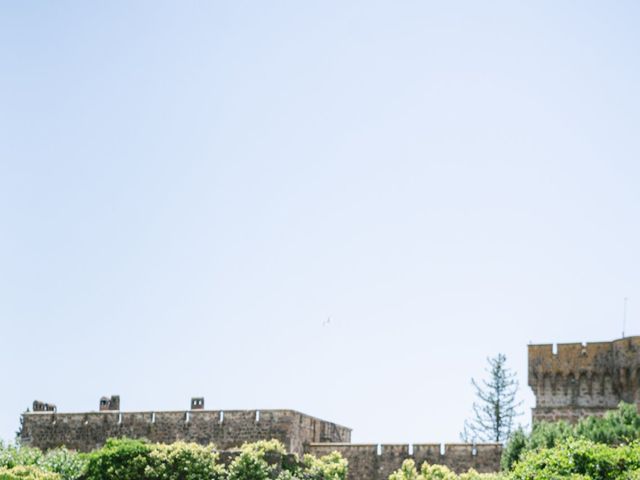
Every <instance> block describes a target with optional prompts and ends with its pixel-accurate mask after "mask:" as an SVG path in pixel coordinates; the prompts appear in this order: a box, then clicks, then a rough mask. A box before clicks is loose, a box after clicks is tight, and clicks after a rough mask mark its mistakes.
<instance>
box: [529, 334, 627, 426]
mask: <svg viewBox="0 0 640 480" xmlns="http://www.w3.org/2000/svg"><path fill="white" fill-rule="evenodd" d="M529 386H530V387H531V389H532V390H533V393H534V394H535V397H536V406H535V408H534V409H533V421H534V422H536V421H541V420H546V421H556V420H567V421H570V422H575V421H577V420H578V419H580V418H582V417H585V416H589V415H602V414H604V413H605V412H607V411H609V410H613V409H615V408H616V407H617V406H618V404H619V403H620V402H621V401H625V402H627V403H636V404H638V403H640V337H628V338H622V339H619V340H614V341H613V342H598V343H585V344H582V343H565V344H559V345H557V349H556V351H555V352H554V348H553V345H551V344H548V345H529Z"/></svg>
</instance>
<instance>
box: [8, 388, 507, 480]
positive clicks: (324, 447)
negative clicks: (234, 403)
mask: <svg viewBox="0 0 640 480" xmlns="http://www.w3.org/2000/svg"><path fill="white" fill-rule="evenodd" d="M38 404H39V405H40V404H42V405H44V403H43V402H39V403H38ZM116 406H117V407H118V408H119V407H120V397H118V396H112V397H110V398H107V397H103V398H102V399H101V400H100V403H99V407H100V410H99V411H97V412H95V411H94V412H81V413H59V412H57V411H56V410H46V409H44V408H43V409H41V410H38V411H34V412H26V413H24V414H23V424H22V436H21V441H22V443H23V444H24V445H28V446H32V447H37V448H40V449H41V450H48V449H51V448H55V447H61V446H65V447H67V448H69V449H72V450H78V451H82V452H87V451H91V450H93V449H96V448H100V447H101V446H102V445H104V443H105V442H106V441H107V439H109V438H120V437H128V438H144V439H147V440H149V441H151V442H158V443H173V442H175V441H178V440H182V441H187V442H195V443H199V444H201V445H209V444H213V445H215V447H216V448H217V449H219V450H221V451H226V452H227V454H228V455H230V457H229V458H231V457H232V456H233V451H231V452H229V450H233V449H234V448H237V447H239V446H240V445H242V444H243V443H245V442H255V441H258V440H271V439H276V440H279V441H281V442H282V443H283V444H284V446H285V448H286V449H287V451H288V452H290V453H292V454H294V455H296V456H300V455H301V454H303V453H310V454H312V455H317V456H320V455H326V454H329V453H331V452H334V451H337V452H339V453H340V454H342V455H343V456H344V457H345V458H346V459H347V460H348V461H349V480H378V479H379V480H387V477H388V476H389V474H391V473H392V472H393V471H395V470H397V469H398V468H400V466H401V465H402V462H403V461H404V460H405V459H407V458H413V459H414V460H415V461H416V463H417V464H418V465H421V464H422V463H424V462H425V461H426V462H429V463H432V464H433V463H439V464H443V465H447V466H448V467H450V468H452V469H453V470H455V471H459V472H461V471H467V470H468V469H469V468H475V469H476V470H478V471H480V472H495V471H498V470H499V469H500V457H501V454H502V447H501V445H500V444H477V445H474V444H457V443H456V444H446V445H441V444H439V443H433V444H415V445H413V444H393V445H391V444H389V445H387V444H384V445H378V444H351V443H350V442H351V429H349V428H347V427H344V426H342V425H338V424H336V423H332V422H327V421H325V420H321V419H319V418H316V417H312V416H310V415H306V414H304V413H300V412H298V411H295V410H205V409H204V398H202V397H193V398H192V399H191V402H190V408H189V409H188V410H176V411H159V412H156V411H145V412H122V411H119V410H117V409H115V407H116Z"/></svg>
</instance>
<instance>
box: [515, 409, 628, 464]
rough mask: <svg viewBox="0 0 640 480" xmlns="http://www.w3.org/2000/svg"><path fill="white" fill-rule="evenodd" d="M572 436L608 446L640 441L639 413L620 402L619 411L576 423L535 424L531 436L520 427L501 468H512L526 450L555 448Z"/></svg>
mask: <svg viewBox="0 0 640 480" xmlns="http://www.w3.org/2000/svg"><path fill="white" fill-rule="evenodd" d="M570 438H582V439H585V440H590V441H592V442H596V443H604V444H608V445H619V444H628V443H630V442H633V441H636V440H640V414H638V410H637V407H636V406H635V405H630V404H627V403H621V404H620V405H619V406H618V409H617V410H614V411H611V412H607V413H606V414H605V415H604V416H602V417H587V418H584V419H582V420H580V421H579V422H578V423H577V424H576V425H569V424H568V423H566V422H553V423H550V422H539V423H536V424H534V426H533V429H532V431H531V433H530V434H529V435H528V436H527V435H526V434H524V432H522V431H521V430H519V431H516V432H515V433H514V434H513V435H512V436H511V438H510V439H509V441H508V442H507V444H506V445H505V449H504V452H503V455H502V468H503V469H504V470H510V469H512V468H513V467H514V465H515V464H516V462H518V460H520V459H521V458H522V456H523V455H524V454H525V453H526V452H530V451H537V450H540V449H544V448H552V447H554V446H556V445H561V444H564V443H565V442H567V441H568V440H569V439H570Z"/></svg>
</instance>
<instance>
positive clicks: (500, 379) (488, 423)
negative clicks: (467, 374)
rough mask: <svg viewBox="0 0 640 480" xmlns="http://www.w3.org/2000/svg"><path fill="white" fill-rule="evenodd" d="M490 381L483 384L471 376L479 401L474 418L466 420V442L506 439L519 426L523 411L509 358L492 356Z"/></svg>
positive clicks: (483, 381)
mask: <svg viewBox="0 0 640 480" xmlns="http://www.w3.org/2000/svg"><path fill="white" fill-rule="evenodd" d="M487 361H488V362H489V366H488V367H487V369H486V371H487V374H488V377H489V378H488V379H487V380H482V382H481V383H479V382H477V381H476V380H475V379H471V384H472V385H473V386H474V388H475V390H476V397H477V400H476V401H475V402H473V418H471V419H469V420H467V421H465V423H464V429H463V431H462V433H461V434H460V436H461V438H462V440H464V441H465V442H471V441H474V442H475V441H481V442H505V441H506V440H507V439H508V438H509V435H510V434H511V432H512V431H513V429H514V427H515V419H516V417H518V416H519V415H521V412H520V411H519V410H518V409H519V407H520V405H521V404H522V403H521V402H517V401H516V395H517V393H518V381H517V380H516V374H515V373H514V372H512V371H511V370H510V369H509V368H507V366H506V362H507V357H506V356H505V355H504V354H502V353H499V354H498V355H497V356H495V357H494V358H488V359H487Z"/></svg>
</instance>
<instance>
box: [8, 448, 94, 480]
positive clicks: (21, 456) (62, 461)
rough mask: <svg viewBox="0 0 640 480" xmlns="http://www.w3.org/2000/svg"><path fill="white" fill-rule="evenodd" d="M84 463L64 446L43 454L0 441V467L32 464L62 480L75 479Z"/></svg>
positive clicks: (82, 469)
mask: <svg viewBox="0 0 640 480" xmlns="http://www.w3.org/2000/svg"><path fill="white" fill-rule="evenodd" d="M85 465H86V462H85V460H84V458H83V457H82V456H81V455H79V454H77V453H75V452H71V451H69V450H67V449H66V448H56V449H53V450H49V451H48V452H47V453H46V454H43V453H42V452H41V451H40V450H38V449H37V448H30V447H23V446H19V445H4V444H2V443H0V467H5V468H6V469H12V468H14V467H18V466H20V467H25V466H34V467H38V468H39V469H40V470H43V471H45V472H50V473H56V474H59V476H60V478H61V479H62V480H76V479H77V478H79V477H80V476H81V475H82V473H83V471H84V467H85Z"/></svg>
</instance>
